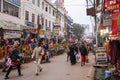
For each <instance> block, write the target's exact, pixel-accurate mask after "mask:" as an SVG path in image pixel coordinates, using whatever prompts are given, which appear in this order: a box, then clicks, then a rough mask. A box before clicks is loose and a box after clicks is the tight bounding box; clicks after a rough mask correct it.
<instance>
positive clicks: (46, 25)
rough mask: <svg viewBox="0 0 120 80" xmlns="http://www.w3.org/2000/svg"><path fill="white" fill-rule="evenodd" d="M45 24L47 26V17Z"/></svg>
mask: <svg viewBox="0 0 120 80" xmlns="http://www.w3.org/2000/svg"><path fill="white" fill-rule="evenodd" d="M45 26H46V27H47V19H46V20H45Z"/></svg>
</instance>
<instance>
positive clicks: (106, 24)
mask: <svg viewBox="0 0 120 80" xmlns="http://www.w3.org/2000/svg"><path fill="white" fill-rule="evenodd" d="M111 25H112V19H104V20H103V26H111Z"/></svg>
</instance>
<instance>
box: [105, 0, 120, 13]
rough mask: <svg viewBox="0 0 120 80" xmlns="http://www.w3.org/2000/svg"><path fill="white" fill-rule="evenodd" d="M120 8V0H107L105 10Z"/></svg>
mask: <svg viewBox="0 0 120 80" xmlns="http://www.w3.org/2000/svg"><path fill="white" fill-rule="evenodd" d="M118 9H120V0H105V11H111V10H118Z"/></svg>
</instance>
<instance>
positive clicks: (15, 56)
mask: <svg viewBox="0 0 120 80" xmlns="http://www.w3.org/2000/svg"><path fill="white" fill-rule="evenodd" d="M10 58H11V65H10V66H9V68H8V71H7V73H6V75H5V79H9V77H8V76H9V74H10V72H11V70H12V68H13V67H14V66H17V69H18V75H19V76H23V74H21V63H20V57H19V50H18V42H15V43H14V45H13V50H12V53H11V54H10Z"/></svg>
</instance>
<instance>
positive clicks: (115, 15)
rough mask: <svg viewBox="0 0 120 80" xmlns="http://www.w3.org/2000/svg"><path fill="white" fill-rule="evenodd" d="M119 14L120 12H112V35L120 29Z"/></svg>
mask: <svg viewBox="0 0 120 80" xmlns="http://www.w3.org/2000/svg"><path fill="white" fill-rule="evenodd" d="M118 15H119V13H118V12H116V13H113V14H112V17H113V20H112V28H111V29H112V35H116V34H117V32H118V30H117V19H118Z"/></svg>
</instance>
